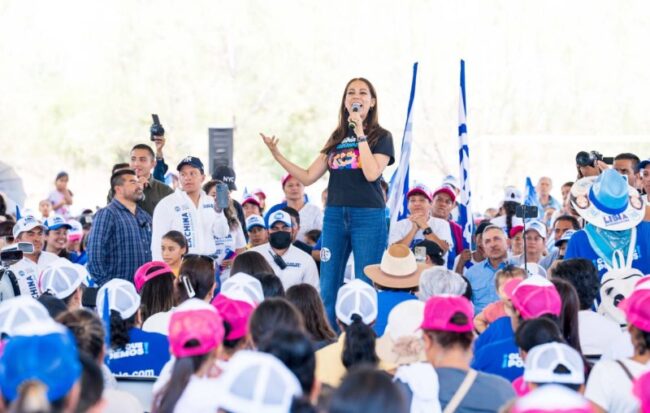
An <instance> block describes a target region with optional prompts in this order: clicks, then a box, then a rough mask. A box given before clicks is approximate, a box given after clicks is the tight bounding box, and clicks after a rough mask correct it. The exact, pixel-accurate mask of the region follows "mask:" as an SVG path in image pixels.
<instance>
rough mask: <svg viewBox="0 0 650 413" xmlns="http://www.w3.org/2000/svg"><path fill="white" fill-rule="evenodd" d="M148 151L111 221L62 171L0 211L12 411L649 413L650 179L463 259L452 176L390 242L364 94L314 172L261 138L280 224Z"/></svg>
mask: <svg viewBox="0 0 650 413" xmlns="http://www.w3.org/2000/svg"><path fill="white" fill-rule="evenodd" d="M154 138H155V139H154V144H155V148H152V147H150V146H149V145H147V144H138V145H135V146H134V147H133V148H132V149H131V152H130V159H129V160H128V162H125V163H122V164H116V165H115V166H114V168H113V170H112V173H111V176H110V181H109V184H110V189H109V191H108V197H107V204H106V206H104V207H102V208H100V209H98V210H96V211H93V210H84V211H83V212H82V213H81V215H79V216H73V215H72V214H71V208H70V206H71V205H73V202H74V195H73V193H72V191H71V190H70V189H69V188H68V183H69V178H70V177H69V175H68V174H67V173H65V172H61V173H59V174H58V175H57V176H56V179H55V190H54V191H52V193H51V194H49V195H48V197H47V198H46V199H44V200H43V201H41V202H39V204H38V213H36V212H35V211H30V210H29V209H28V208H23V209H22V210H17V211H11V210H7V208H6V205H7V204H8V202H7V200H6V199H5V198H3V197H0V214H1V217H2V218H1V219H2V221H1V222H0V244H1V246H2V254H3V255H2V268H1V271H2V276H1V277H0V301H1V302H0V334H1V339H2V342H1V345H0V396H1V397H0V411H9V412H65V413H72V412H102V411H106V412H117V411H118V410H119V411H120V413H127V412H142V411H148V412H155V413H171V412H176V413H185V412H188V413H189V412H192V413H200V412H206V413H207V412H213V413H216V412H233V413H245V412H246V413H257V412H283V413H284V412H323V413H325V412H329V413H355V412H366V411H372V412H390V413H392V412H395V413H406V412H412V413H416V412H418V413H419V412H445V413H449V412H497V411H498V412H605V411H607V412H637V411H641V412H649V413H650V372H649V371H650V365H649V364H648V362H649V361H650V306H649V305H648V302H649V301H648V300H650V282H647V281H648V279H649V278H648V277H647V275H648V274H650V223H649V222H648V221H650V203H649V202H650V199H648V194H649V193H650V160H643V161H642V160H641V159H640V158H639V157H638V156H637V155H634V154H632V153H623V154H620V155H618V156H616V157H615V158H614V160H613V164H612V165H607V164H606V163H604V162H603V159H602V158H601V157H600V155H599V154H598V153H596V152H591V153H586V156H585V154H583V153H580V154H578V156H577V157H576V170H577V177H575V178H576V179H575V181H568V182H566V183H564V184H563V185H562V186H561V197H558V198H555V197H554V196H553V195H551V194H552V193H553V182H552V181H551V179H550V178H548V177H540V178H539V180H538V182H537V186H536V199H535V200H534V202H530V200H529V201H528V202H526V201H525V199H524V195H523V193H522V191H521V190H520V189H519V188H516V187H512V186H509V187H506V188H504V192H503V200H502V202H501V204H500V205H498V206H495V208H490V209H488V210H486V211H485V212H484V213H483V214H481V215H480V216H476V217H474V218H475V219H474V221H475V224H476V225H475V226H474V228H475V230H474V233H473V234H472V242H471V244H470V245H468V244H467V243H465V242H464V240H463V236H462V234H463V229H462V228H461V227H460V225H459V224H458V223H457V222H456V220H457V214H458V209H457V205H458V203H459V201H460V200H459V192H460V191H459V185H458V183H457V182H456V180H455V178H454V177H453V176H449V177H446V178H445V179H444V180H443V181H442V182H440V183H439V185H438V186H437V187H436V188H434V189H429V188H427V187H426V186H424V185H419V184H418V185H414V186H413V187H412V188H411V189H410V191H409V192H408V194H407V195H406V198H407V206H408V216H407V218H405V219H402V220H399V221H397V222H396V223H393V224H392V225H391V224H390V220H389V219H387V217H389V216H390V213H389V212H390V211H387V210H386V198H387V192H388V185H387V184H386V181H384V180H383V178H382V173H383V172H384V169H385V168H386V166H388V165H390V164H392V163H393V162H394V149H393V141H392V136H391V134H390V132H388V131H387V130H385V129H383V128H382V127H381V126H380V125H379V120H378V100H377V93H376V91H375V89H374V87H373V86H372V84H371V83H370V82H369V81H368V80H366V79H363V78H355V79H352V80H351V81H350V82H348V84H347V85H346V87H345V89H344V93H343V97H342V100H341V104H340V111H339V120H338V126H337V127H336V129H335V130H334V131H333V132H332V134H331V136H330V137H329V138H328V140H327V141H326V143H325V144H324V146H323V150H322V151H321V153H319V154H318V155H317V157H316V159H315V160H314V162H313V163H312V164H311V165H310V166H309V167H308V168H306V169H305V168H304V167H302V166H299V165H296V164H294V163H293V162H292V161H290V160H289V159H287V158H286V157H285V156H284V155H283V154H282V153H281V151H280V145H279V140H278V139H277V138H275V137H274V136H267V135H266V134H261V138H262V142H263V144H265V145H266V146H267V147H268V149H269V152H270V155H271V156H273V158H274V159H275V160H276V161H277V162H278V163H279V164H280V165H281V166H282V167H283V168H284V169H285V170H286V172H287V174H286V175H285V176H284V177H283V178H282V179H281V180H280V181H279V182H278V185H279V187H281V188H282V190H283V192H284V199H283V200H278V201H280V202H279V203H277V204H271V202H270V201H271V200H270V199H267V197H266V194H265V191H264V189H263V188H261V189H255V190H253V191H251V192H250V193H245V194H244V195H243V197H241V198H240V199H239V201H238V200H236V199H234V197H231V195H232V194H234V193H235V191H236V190H237V183H236V175H235V172H234V170H233V169H232V168H231V167H229V166H219V167H218V168H216V169H215V170H214V171H206V170H205V166H204V164H203V162H202V161H201V159H199V158H198V157H195V156H187V157H184V158H182V159H181V160H179V161H178V162H177V163H175V167H176V168H175V169H176V171H175V172H173V173H174V174H175V175H176V176H177V180H176V181H175V183H173V184H172V185H169V184H168V183H166V181H165V175H166V174H169V171H168V169H169V167H168V165H167V163H166V160H165V158H164V156H163V147H164V145H165V139H164V136H155V137H154ZM260 144H262V143H260ZM585 159H587V160H586V161H585ZM325 172H329V184H328V187H327V189H326V190H325V191H324V192H323V197H322V199H321V200H313V199H310V198H309V197H308V196H307V195H306V194H305V186H307V185H310V184H312V183H314V182H316V181H317V180H318V179H320V178H321V177H322V176H323V175H324V174H325ZM567 178H573V177H567ZM247 184H249V185H250V184H251V183H250V182H249V183H247ZM221 190H225V191H226V196H227V202H226V204H223V203H222V202H221V200H220V194H219V191H221ZM267 192H268V191H267ZM222 195H223V194H222ZM321 204H322V205H321ZM125 380H137V381H138V382H139V383H145V388H146V394H145V395H144V396H143V394H142V392H139V393H137V394H136V393H135V392H132V391H130V390H129V389H130V387H125V386H123V385H122V384H123V383H124V382H125Z"/></svg>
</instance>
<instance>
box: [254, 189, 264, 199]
mask: <svg viewBox="0 0 650 413" xmlns="http://www.w3.org/2000/svg"><path fill="white" fill-rule="evenodd" d="M252 194H253V195H255V196H257V198H258V199H266V194H265V193H264V191H263V190H262V188H255V189H253V192H252Z"/></svg>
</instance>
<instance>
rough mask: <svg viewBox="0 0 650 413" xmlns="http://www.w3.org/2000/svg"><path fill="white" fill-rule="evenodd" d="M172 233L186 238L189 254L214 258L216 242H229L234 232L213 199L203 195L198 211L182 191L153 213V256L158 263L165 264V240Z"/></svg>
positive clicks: (161, 202) (161, 203)
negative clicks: (162, 247) (167, 234)
mask: <svg viewBox="0 0 650 413" xmlns="http://www.w3.org/2000/svg"><path fill="white" fill-rule="evenodd" d="M171 230H176V231H179V232H180V233H181V234H183V235H185V238H186V239H187V249H188V252H189V253H191V254H205V255H213V254H214V253H215V252H216V250H217V244H216V242H215V238H225V237H226V236H227V235H228V232H229V231H230V229H229V228H228V222H227V221H226V217H225V215H224V214H223V212H219V213H217V211H215V210H214V199H213V198H210V197H209V196H207V195H206V194H205V192H203V191H201V197H200V198H199V205H198V207H197V206H195V205H194V202H192V200H191V199H190V197H189V196H187V194H186V193H185V192H184V191H182V190H180V189H177V190H176V191H174V193H172V194H169V195H167V196H166V197H164V198H163V199H161V200H160V202H158V205H156V209H154V211H153V225H152V233H151V255H152V257H153V259H154V261H161V260H162V252H161V250H160V244H161V241H162V237H163V235H165V234H166V233H167V232H169V231H171Z"/></svg>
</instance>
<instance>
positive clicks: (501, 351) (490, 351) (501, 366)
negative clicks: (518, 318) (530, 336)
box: [472, 337, 524, 382]
mask: <svg viewBox="0 0 650 413" xmlns="http://www.w3.org/2000/svg"><path fill="white" fill-rule="evenodd" d="M472 368H473V369H476V370H478V371H482V372H484V373H491V374H496V375H497V376H501V377H503V378H505V379H508V380H510V381H511V382H512V381H514V380H515V379H516V378H517V377H520V376H521V375H522V374H524V361H523V360H522V359H521V356H520V355H519V348H518V347H517V345H516V344H515V339H514V337H510V338H505V339H503V340H499V341H495V342H492V343H490V344H488V345H486V346H483V347H482V348H481V349H480V350H478V351H477V352H476V353H474V360H472Z"/></svg>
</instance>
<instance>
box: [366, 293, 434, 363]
mask: <svg viewBox="0 0 650 413" xmlns="http://www.w3.org/2000/svg"><path fill="white" fill-rule="evenodd" d="M424 307H425V304H424V302H423V301H420V300H406V301H402V302H401V303H399V304H397V305H396V306H395V307H393V309H392V310H391V311H390V313H389V314H388V323H387V325H386V329H385V330H384V335H383V336H381V337H380V338H379V339H377V343H376V349H377V355H378V356H379V358H380V359H382V360H384V361H386V362H389V363H393V364H398V365H402V364H411V363H415V362H418V361H425V360H426V355H425V353H424V343H423V341H422V330H421V329H420V326H421V325H422V321H423V320H424Z"/></svg>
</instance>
